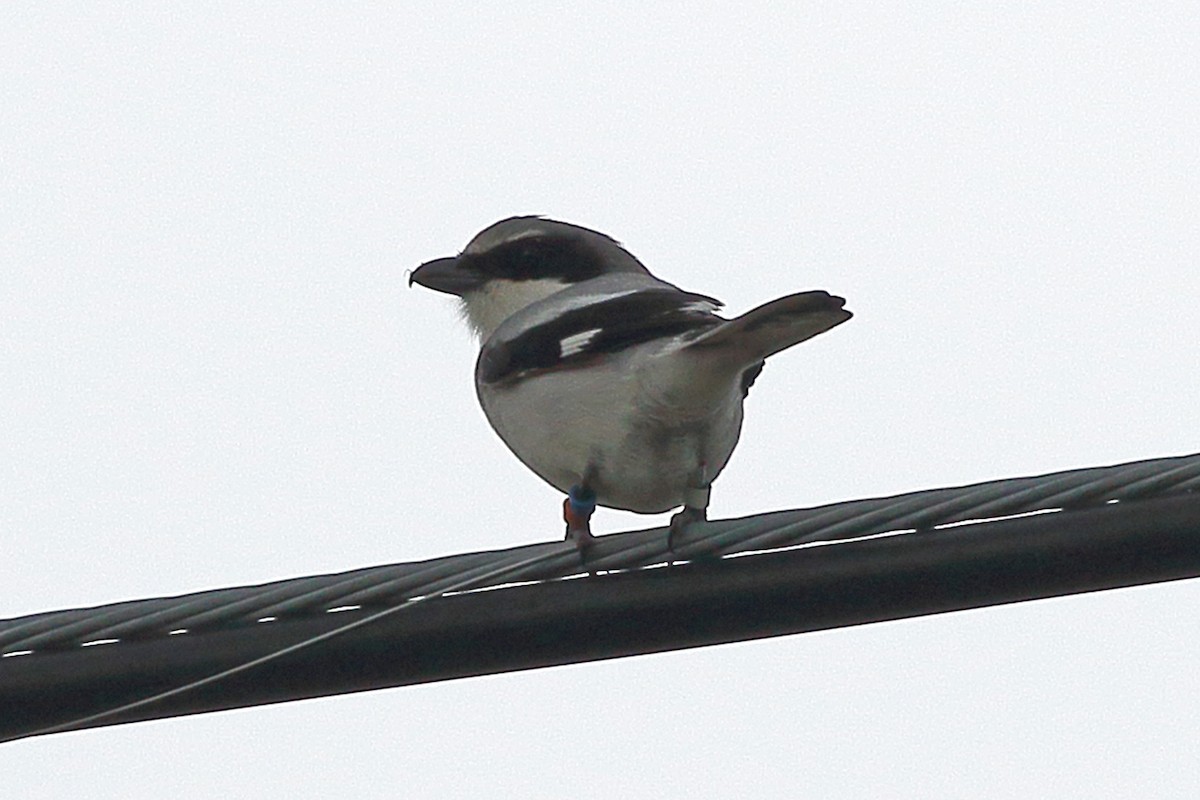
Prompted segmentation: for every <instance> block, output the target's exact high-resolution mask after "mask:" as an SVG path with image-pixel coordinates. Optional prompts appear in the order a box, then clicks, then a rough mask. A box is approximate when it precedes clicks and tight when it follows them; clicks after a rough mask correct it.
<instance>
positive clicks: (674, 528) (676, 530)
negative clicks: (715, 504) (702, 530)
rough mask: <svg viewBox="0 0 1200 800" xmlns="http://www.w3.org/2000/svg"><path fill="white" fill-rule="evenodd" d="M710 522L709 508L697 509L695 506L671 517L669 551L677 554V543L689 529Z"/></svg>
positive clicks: (684, 508)
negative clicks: (700, 523)
mask: <svg viewBox="0 0 1200 800" xmlns="http://www.w3.org/2000/svg"><path fill="white" fill-rule="evenodd" d="M707 521H708V509H707V508H695V507H693V506H684V507H683V510H682V511H680V512H678V513H676V514H675V516H673V517H671V525H670V527H669V528H668V529H667V549H668V550H670V551H671V552H675V542H676V541H677V540H678V539H679V537H680V536H682V535H683V532H684V531H685V530H687V527H688V526H689V525H691V524H693V523H696V522H707Z"/></svg>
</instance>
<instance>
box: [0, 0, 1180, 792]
mask: <svg viewBox="0 0 1200 800" xmlns="http://www.w3.org/2000/svg"><path fill="white" fill-rule="evenodd" d="M881 5H882V4H879V3H865V4H860V5H858V6H851V5H849V4H844V3H837V4H828V5H802V6H801V5H798V4H797V5H792V4H785V3H776V4H760V5H758V6H747V5H741V4H738V5H734V4H731V5H728V6H725V7H706V9H702V8H699V7H695V6H686V7H685V6H682V5H681V6H680V7H679V8H678V9H667V8H666V7H665V6H664V8H663V9H661V10H657V11H656V10H653V9H648V8H647V7H645V6H642V5H638V6H634V5H632V4H630V5H629V6H628V7H627V10H625V11H620V10H616V9H614V8H613V7H611V6H608V5H596V6H593V7H585V6H581V5H579V4H576V5H575V6H573V7H572V10H570V11H569V12H565V13H564V12H562V11H560V10H559V9H560V8H562V6H561V5H557V4H521V5H517V4H512V3H510V4H506V5H505V7H504V8H503V9H500V10H483V9H481V8H480V7H479V5H478V4H477V3H467V4H461V5H458V6H450V5H447V4H445V3H443V4H438V5H437V6H434V5H433V4H430V5H429V6H428V7H427V8H406V7H404V6H390V7H389V6H385V5H383V4H380V5H378V6H371V7H367V8H357V9H349V8H345V9H342V8H341V7H338V9H335V7H334V6H332V5H329V4H323V3H322V4H314V5H311V6H307V5H303V4H292V5H290V6H288V7H287V9H286V10H284V9H283V8H282V7H281V6H279V5H276V4H261V5H251V4H247V3H228V4H193V5H189V6H188V7H186V8H183V7H181V6H175V5H168V4H149V3H147V4H137V3H132V4H67V5H60V6H50V5H46V4H26V5H17V4H6V5H5V6H4V7H3V10H0V65H2V67H0V69H2V78H0V109H2V110H0V175H2V176H3V177H2V178H0V181H2V182H0V207H2V209H3V210H2V211H0V263H2V265H3V266H0V376H2V377H0V418H2V419H3V420H4V428H5V431H6V432H5V434H4V436H3V441H0V543H2V545H3V558H2V559H0V617H9V616H16V615H20V614H26V613H32V612H37V611H43V610H50V609H57V608H66V607H71V606H77V605H87V604H97V603H103V602H110V601H116V600H123V599H131V598H139V597H150V596H156V595H163V594H176V593H181V592H185V591H193V590H201V589H207V588H215V587H220V586H229V585H236V584H241V583H249V582H261V581H266V580H272V579H277V578H284V577H290V576H297V575H305V574H313V573H322V572H332V571H338V570H344V569H350V568H355V567H360V566H367V565H372V564H380V563H390V562H396V561H405V560H413V559H421V558H427V557H432V556H436V555H444V554H449V553H455V552H465V551H471V550H479V549H493V548H499V547H505V546H510V545H515V544H521V543H526V542H530V541H539V540H547V539H552V538H556V537H559V536H560V535H561V522H560V519H559V513H560V502H561V498H560V497H559V496H558V495H557V493H556V492H555V491H554V490H553V489H551V488H549V487H548V486H545V485H543V484H542V483H541V482H540V481H539V480H538V479H537V478H536V477H535V476H533V475H532V474H531V473H528V472H527V471H526V470H525V469H524V468H523V467H522V466H521V465H520V463H519V462H517V460H516V459H515V458H513V457H512V456H511V455H510V454H509V453H508V452H507V450H506V449H505V448H504V446H503V445H502V444H501V443H500V441H499V440H498V439H497V438H496V437H495V436H494V435H493V434H492V432H491V431H490V429H489V428H488V426H487V424H486V421H485V420H484V418H483V414H482V412H481V411H480V410H479V409H478V407H477V405H476V401H475V397H474V392H473V390H472V387H471V383H470V376H471V370H472V364H473V359H474V356H475V345H474V343H473V342H471V341H470V340H469V338H468V334H467V330H466V328H465V326H464V325H463V324H462V323H461V322H459V321H458V320H457V319H456V318H455V315H454V313H453V310H452V306H451V303H450V301H449V300H447V299H445V298H443V297H440V296H438V295H435V294H434V293H431V292H427V291H420V290H416V289H413V290H408V289H407V288H406V285H405V277H406V276H405V270H406V269H410V268H412V267H414V266H416V265H417V264H418V263H420V262H422V261H424V260H427V259H429V258H433V257H436V256H441V255H449V254H452V253H454V252H457V250H459V249H460V248H461V247H462V246H463V245H464V244H465V243H466V242H467V240H468V239H469V238H470V237H471V236H472V235H474V233H476V232H477V231H478V230H479V229H480V228H482V227H484V226H485V225H487V224H489V223H491V222H493V221H495V220H496V219H499V218H501V217H504V216H508V215H512V214H517V213H543V214H547V215H550V216H553V217H557V218H561V219H566V220H569V221H573V222H578V223H581V224H585V225H588V226H590V227H595V228H598V229H600V230H603V231H606V232H609V233H611V234H613V235H614V236H616V237H617V238H618V239H620V240H622V241H623V242H625V243H626V244H627V245H628V246H629V247H630V249H631V250H632V251H633V252H634V253H635V254H637V255H638V256H639V257H641V258H642V259H643V260H644V261H645V262H646V263H647V264H648V265H649V266H650V268H651V269H653V270H655V271H656V272H658V273H659V274H660V275H662V276H663V277H665V278H667V279H668V280H671V281H673V282H676V283H678V284H680V285H681V286H683V287H685V288H688V289H692V290H695V291H700V292H705V293H710V294H713V295H716V296H718V297H721V298H723V299H724V300H726V301H727V303H728V304H729V307H730V310H731V311H733V312H740V311H744V310H746V309H748V308H749V307H751V306H752V305H754V304H756V303H759V302H762V301H765V300H768V299H771V298H772V297H775V296H778V295H781V294H785V293H788V292H792V291H798V290H803V289H810V288H825V289H829V290H831V291H834V292H836V293H839V294H842V295H844V296H845V297H847V298H848V301H849V303H848V305H849V307H850V308H851V309H853V311H854V312H855V313H856V317H855V319H854V320H853V321H852V322H851V323H849V324H847V325H846V326H844V327H842V328H839V329H838V330H836V331H835V332H833V333H831V334H829V335H827V336H823V337H821V338H820V339H818V340H815V341H813V342H811V343H809V344H806V345H803V346H802V347H799V348H797V349H795V350H792V351H789V352H788V353H786V354H784V355H782V356H780V357H778V358H775V359H773V360H772V362H771V363H770V364H768V366H767V369H766V371H765V372H764V374H763V376H762V378H761V379H760V380H759V382H758V383H757V384H756V386H755V387H754V391H753V392H752V394H751V397H750V399H749V402H748V408H747V412H748V421H747V424H746V428H745V431H744V435H743V438H742V443H741V445H740V447H739V450H738V451H737V453H736V454H735V456H734V458H733V460H732V462H731V464H730V466H729V467H728V468H727V470H726V471H725V473H724V474H723V475H722V476H721V479H720V480H719V481H718V482H717V484H716V487H715V491H714V500H713V507H712V513H713V515H714V516H736V515H744V514H749V513H754V512H757V511H763V510H769V509H776V508H785V507H800V506H805V505H815V504H820V503H826V502H834V501H839V500H846V499H853V498H858V497H866V496H873V495H881V494H890V493H895V492H902V491H907V490H913V489H919V488H931V487H937V486H943V485H953V484H959V483H967V482H973V481H979V480H986V479H992V478H1003V477H1011V476H1016V475H1025V474H1036V473H1040V472H1047V471H1051V470H1057V469H1066V468H1072V467H1082V466H1093V465H1100V464H1109V463H1117V462H1121V461H1126V460H1133V459H1139V458H1149V457H1157V456H1164V455H1174V454H1181V453H1189V452H1195V451H1197V450H1200V429H1198V426H1197V418H1198V412H1197V402H1198V400H1197V398H1198V397H1200V371H1198V370H1197V363H1198V361H1200V344H1198V337H1197V329H1198V327H1200V311H1198V296H1200V273H1198V272H1197V269H1198V263H1197V252H1198V249H1200V247H1198V245H1200V225H1198V221H1200V200H1198V194H1197V186H1198V185H1200V155H1198V151H1200V144H1198V143H1200V89H1198V86H1200V69H1198V67H1200V59H1198V57H1197V50H1196V43H1197V41H1200V12H1197V11H1196V10H1195V6H1194V4H1190V3H1177V4H1150V5H1143V4H1116V3H1112V4H1106V5H1102V6H1099V7H1096V6H1094V5H1092V4H1085V3H1078V4H1062V3H1057V4H1056V3H1051V4H1038V5H1037V10H1036V11H1034V10H1032V9H1033V8H1034V4H996V5H984V4H958V3H923V4H919V5H917V6H916V7H914V8H910V9H907V10H889V9H885V8H881V7H880V6H881ZM665 519H666V517H665V515H664V516H660V517H652V518H647V517H636V516H634V515H631V514H620V513H617V512H612V511H607V512H606V511H601V512H599V513H598V515H597V519H596V525H597V527H598V529H600V530H602V531H612V530H620V529H628V528H632V527H646V526H649V525H657V524H662V523H663V522H665ZM1198 603H1200V584H1198V583H1197V582H1195V581H1193V582H1184V583H1177V584H1171V585H1162V586H1156V587H1148V588H1142V589H1136V590H1125V591H1117V592H1109V593H1104V594H1097V595H1090V596H1081V597H1074V598H1068V599H1061V600H1054V601H1045V602H1039V603H1029V604H1023V605H1016V606H1010V607H1006V608H997V609H989V610H980V611H974V612H967V613H961V614H954V615H945V616H939V617H930V618H924V619H917V620H910V621H903V622H896V623H888V624H881V625H872V626H866V627H861V628H856V629H850V630H839V631H831V632H826V633H820V634H813V635H806V636H796V637H789V638H784V639H778V640H774V641H762V642H755V643H749V644H740V645H732V646H723V647H714V648H707V649H701V650H691V651H684V652H678V653H672V654H666V655H658V656H652V657H644V658H635V659H623V660H618V661H611V662H606V663H599V664H590V665H581V666H575V667H568V668H559V669H551V670H543V671H538V672H530V673H522V674H513V675H503V676H496V677H489V678H482V679H474V680H466V681H457V682H450V683H443V684H437V685H429V686H420V687H413V688H405V689H398V690H391V691H383V692H374V693H368V694H362V695H356V696H351V697H344V698H332V699H325V700H319V701H310V702H302V703H292V704H287V705H281V706H274V707H268V708H261V709H249V710H243V711H237V712H229V713H221V714H211V715H206V716H200V717H192V718H184V719H178V720H168V721H162V722H155V723H144V724H138V725H128V726H120V727H115V728H106V729H100V730H95V731H89V732H84V733H75V734H67V735H58V736H52V737H43V738H39V739H35V740H29V741H25V742H20V743H16V744H10V745H7V746H4V747H0V776H3V777H2V778H0V783H2V784H3V786H4V787H5V794H6V795H7V796H9V797H13V798H60V797H73V796H77V797H95V798H102V797H112V798H129V797H172V798H207V797H219V796H242V797H289V798H293V797H299V798H306V797H331V796H335V797H336V796H343V797H350V796H359V797H380V798H383V797H398V796H413V797H434V796H437V797H518V796H519V797H563V796H569V797H572V798H575V799H576V800H586V799H587V798H612V797H669V796H687V797H689V798H696V799H698V798H725V797H731V796H737V795H739V794H742V793H744V792H747V791H748V792H749V794H750V795H751V796H759V797H795V796H804V795H807V796H814V797H818V796H819V797H823V798H843V797H845V798H855V797H870V796H875V797H882V796H887V797H912V798H928V797H989V798H991V797H996V798H1003V797H1014V798H1015V797H1028V796H1034V795H1035V794H1041V795H1043V796H1054V797H1079V798H1085V797H1086V798H1096V797H1128V796H1133V795H1135V794H1136V795H1139V796H1154V797H1194V796H1196V794H1197V792H1198V791H1200V722H1198V721H1197V720H1198V719H1200V699H1198V698H1200V692H1198V691H1197V690H1198V689H1200V678H1198V677H1197V674H1198V673H1197V663H1200V637H1198V636H1197V622H1196V618H1197V617H1196V614H1197V604H1198ZM0 674H2V670H0Z"/></svg>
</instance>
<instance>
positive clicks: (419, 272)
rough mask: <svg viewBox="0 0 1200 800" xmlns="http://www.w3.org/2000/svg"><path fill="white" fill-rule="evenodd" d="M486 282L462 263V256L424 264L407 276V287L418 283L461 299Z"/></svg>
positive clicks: (437, 259) (481, 276) (467, 265)
mask: <svg viewBox="0 0 1200 800" xmlns="http://www.w3.org/2000/svg"><path fill="white" fill-rule="evenodd" d="M486 280H487V278H486V277H485V276H483V275H481V274H480V273H479V272H477V271H475V270H473V269H471V267H470V265H469V264H467V263H464V259H463V257H462V256H455V257H451V258H436V259H434V260H433V261H427V262H425V263H424V264H422V265H421V266H419V267H417V268H416V269H415V270H413V272H412V274H411V275H409V276H408V285H409V286H412V285H413V284H414V283H419V284H420V285H422V286H424V287H425V288H426V289H433V290H434V291H435V292H445V293H446V294H452V295H455V296H456V297H462V296H463V295H464V294H466V293H467V292H470V291H472V290H474V289H478V288H479V287H480V286H482V285H483V284H484V282H485V281H486Z"/></svg>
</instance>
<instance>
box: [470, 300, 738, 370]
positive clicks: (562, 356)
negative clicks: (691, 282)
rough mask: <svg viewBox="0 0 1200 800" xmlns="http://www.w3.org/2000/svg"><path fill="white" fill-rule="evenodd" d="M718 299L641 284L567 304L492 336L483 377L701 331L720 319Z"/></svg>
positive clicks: (574, 362)
mask: <svg viewBox="0 0 1200 800" xmlns="http://www.w3.org/2000/svg"><path fill="white" fill-rule="evenodd" d="M720 305H721V304H720V303H719V302H718V301H716V300H714V299H712V298H711V297H705V296H704V295H701V294H692V293H690V292H683V291H680V290H679V289H670V288H665V287H664V288H662V289H643V290H641V291H637V292H632V293H630V294H625V295H621V296H619V297H613V298H611V299H608V300H601V301H599V302H596V303H591V304H589V305H586V306H583V307H581V308H576V309H572V310H570V311H568V312H566V313H564V314H563V315H562V316H560V317H557V318H556V319H553V320H551V321H549V322H545V323H543V324H541V325H537V326H534V327H532V328H530V329H529V330H527V331H525V332H524V333H522V334H520V335H519V336H516V337H514V338H512V339H509V340H507V341H492V342H489V343H488V345H487V347H486V348H484V350H483V352H482V353H481V354H480V357H479V378H480V380H482V381H483V382H484V383H497V382H500V381H505V380H511V379H513V378H516V377H518V376H520V375H522V374H525V373H528V372H533V371H544V370H549V369H559V368H569V367H572V366H578V365H580V364H582V363H586V362H587V361H590V360H591V359H593V358H594V357H596V356H598V355H604V354H608V353H616V352H619V351H621V350H624V349H626V348H628V347H633V346H634V345H638V344H642V343H643V342H648V341H652V340H654V339H660V338H663V337H669V336H678V335H680V334H685V333H690V332H694V333H697V334H699V333H702V332H704V331H706V330H708V329H710V328H712V327H713V326H714V325H720V324H721V323H722V322H724V321H725V320H723V319H721V318H720V317H718V316H716V314H715V313H714V312H715V311H716V309H717V308H719V307H720Z"/></svg>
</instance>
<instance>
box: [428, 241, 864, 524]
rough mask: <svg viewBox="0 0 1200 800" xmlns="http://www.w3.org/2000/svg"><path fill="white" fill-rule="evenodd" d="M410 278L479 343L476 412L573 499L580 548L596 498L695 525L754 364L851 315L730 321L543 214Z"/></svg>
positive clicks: (752, 316) (701, 298)
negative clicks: (443, 301)
mask: <svg viewBox="0 0 1200 800" xmlns="http://www.w3.org/2000/svg"><path fill="white" fill-rule="evenodd" d="M411 283H417V284H420V285H422V286H426V287H428V288H430V289H435V290H437V291H441V292H446V293H448V294H452V295H455V296H457V297H458V298H460V300H461V304H462V311H463V314H464V316H465V317H466V319H467V321H468V322H469V324H470V325H471V326H472V328H473V329H474V330H475V332H476V333H477V334H478V336H479V338H480V340H481V342H482V349H481V350H480V353H479V359H478V361H477V363H476V368H475V387H476V391H477V394H478V396H479V401H480V403H481V404H482V406H483V410H484V413H485V414H486V415H487V418H488V420H489V422H491V424H492V427H493V428H494V429H495V430H496V432H497V433H498V434H499V435H500V438H501V439H503V440H504V442H505V443H506V444H507V445H508V446H509V448H510V449H511V450H512V451H513V453H515V454H516V456H517V457H518V458H519V459H521V461H522V462H524V463H525V465H526V466H528V467H529V468H530V469H532V470H533V471H534V472H535V473H537V474H538V475H540V476H541V477H542V478H543V479H545V480H546V481H547V482H549V483H550V484H551V485H553V486H554V487H556V488H558V489H559V490H560V491H563V492H568V493H569V494H570V498H571V499H570V500H568V502H567V503H566V504H565V515H566V518H567V522H568V535H569V536H571V535H577V536H578V537H579V539H578V541H580V543H581V544H582V543H583V542H584V541H585V540H586V538H587V537H588V536H589V534H588V531H587V517H588V515H589V514H590V508H588V505H589V503H591V502H592V501H593V500H594V502H595V503H596V504H599V505H602V506H608V507H612V508H622V509H627V510H630V511H637V512H642V513H653V512H661V511H667V510H669V509H672V508H677V507H679V506H684V507H685V508H684V511H683V512H681V513H680V514H677V515H676V517H675V518H674V519H673V520H672V529H673V530H676V529H677V528H678V527H679V526H680V525H683V524H686V523H687V522H688V521H690V520H693V519H702V518H703V516H704V508H705V507H706V506H707V496H708V487H709V486H710V484H711V483H712V481H713V479H715V478H716V477H717V475H718V474H720V472H721V470H722V469H723V468H724V467H725V464H726V462H728V460H729V456H730V454H731V453H732V452H733V448H734V445H736V444H737V440H738V435H739V433H740V431H741V426H742V401H743V399H744V398H745V396H746V394H747V392H748V390H749V388H750V385H751V384H752V383H753V382H754V379H755V378H756V377H757V376H758V374H759V372H760V371H761V370H762V367H763V361H764V360H765V359H766V358H767V357H769V356H771V355H774V354H775V353H778V352H779V351H781V350H784V349H786V348H788V347H791V346H793V345H795V344H798V343H800V342H802V341H804V340H806V339H809V338H811V337H813V336H816V335H817V334H819V333H823V332H824V331H827V330H829V329H830V328H833V327H834V326H836V325H839V324H841V323H843V322H845V321H846V320H848V319H850V316H851V315H850V312H849V311H846V310H845V309H843V308H842V305H843V303H844V302H845V301H844V300H842V298H840V297H834V296H832V295H830V294H828V293H826V292H822V291H810V292H802V293H800V294H793V295H788V296H786V297H781V298H779V299H778V300H774V301H772V302H770V303H767V304H766V305H763V306H759V307H758V308H756V309H754V310H752V311H749V312H747V313H746V314H743V315H742V316H740V317H736V318H734V319H732V320H727V319H724V318H722V317H720V316H718V313H717V312H718V311H719V310H720V308H721V303H720V302H719V301H717V300H714V299H713V298H711V297H707V296H705V295H701V294H693V293H691V292H686V291H684V290H682V289H679V288H678V287H676V286H673V285H671V284H669V283H666V282H665V281H662V280H659V279H658V278H656V277H654V276H653V275H651V274H650V272H649V270H647V269H646V268H645V267H644V266H643V265H642V263H641V262H640V261H638V260H637V259H636V258H634V256H633V255H632V254H631V253H629V251H627V250H625V248H623V247H622V246H621V245H620V244H618V243H617V242H616V241H614V240H613V239H611V238H609V237H608V236H605V235H604V234H602V233H598V232H596V231H593V230H589V229H587V228H582V227H579V226H576V225H571V224H568V223H564V222H557V221H554V220H549V219H544V218H541V217H513V218H510V219H506V220H502V221H500V222H497V223H496V224H494V225H492V226H490V227H488V228H486V229H484V230H483V231H482V232H480V233H479V234H478V235H477V236H475V238H474V239H472V240H471V241H470V242H469V243H468V244H467V246H466V248H465V249H464V250H463V252H462V253H461V254H459V255H458V256H455V257H452V258H442V259H437V260H435V261H430V262H428V263H426V264H423V265H421V266H420V267H418V268H417V269H416V270H415V271H414V272H413V273H412V275H411V277H410V284H411Z"/></svg>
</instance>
